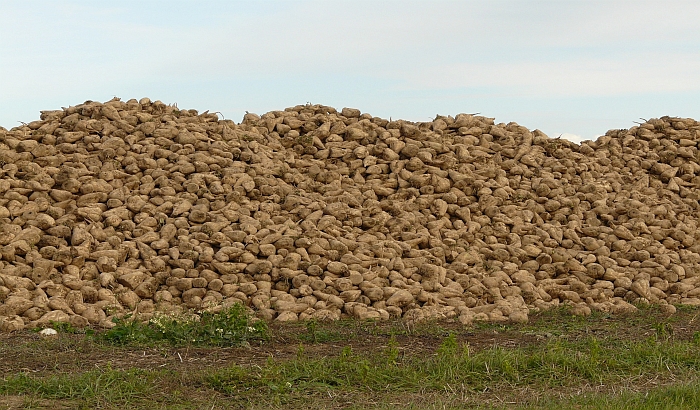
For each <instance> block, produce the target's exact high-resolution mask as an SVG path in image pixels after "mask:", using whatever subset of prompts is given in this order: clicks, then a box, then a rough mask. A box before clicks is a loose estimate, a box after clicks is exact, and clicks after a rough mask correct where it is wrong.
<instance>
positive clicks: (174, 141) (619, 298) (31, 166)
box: [0, 98, 700, 331]
mask: <svg viewBox="0 0 700 410" xmlns="http://www.w3.org/2000/svg"><path fill="white" fill-rule="evenodd" d="M698 141H700V123H698V122H696V121H694V120H691V119H681V118H669V117H663V118H661V119H652V120H649V121H647V122H645V123H643V124H640V125H639V126H635V127H632V128H631V129H629V130H611V131H608V132H607V134H606V135H605V136H602V137H600V138H599V139H598V140H597V141H595V142H591V141H589V142H584V143H582V145H580V146H579V145H577V144H574V143H572V142H569V141H566V140H560V139H551V138H548V137H547V136H546V135H544V134H543V133H542V132H540V131H538V130H535V131H529V130H528V129H526V128H525V127H522V126H519V125H518V124H515V123H509V124H495V123H494V121H493V119H491V118H484V117H480V116H473V115H468V114H459V115H457V116H456V117H454V118H453V117H449V116H448V117H444V116H438V117H437V118H436V119H435V120H434V121H432V122H424V123H411V122H406V121H388V120H386V119H381V118H377V117H372V116H371V115H369V114H361V113H360V111H359V110H356V109H350V108H344V109H343V110H342V111H340V112H338V111H336V110H335V109H333V108H331V107H326V106H321V105H300V106H296V107H293V108H288V109H286V110H284V111H273V112H270V113H267V114H265V115H262V116H261V117H260V116H258V115H255V114H247V115H245V117H244V119H243V122H242V123H241V124H235V123H234V122H233V121H230V120H220V119H219V118H218V116H217V114H214V113H208V112H207V113H203V114H198V113H197V112H196V111H194V110H184V109H183V110H180V109H178V108H177V107H176V106H169V105H165V104H163V103H162V102H160V101H156V102H151V101H150V100H149V99H146V98H144V99H142V100H140V101H136V100H129V101H126V102H123V101H120V100H119V99H114V100H112V101H109V102H106V103H97V102H90V101H88V102H86V103H84V104H81V105H78V106H73V107H69V108H64V109H63V110H58V111H44V112H42V114H41V120H40V121H34V122H32V123H29V124H26V125H23V126H21V127H17V128H13V129H12V130H10V131H8V130H6V129H4V128H0V165H1V167H0V168H1V169H0V256H1V258H2V260H1V261H0V329H1V330H4V331H11V330H15V329H21V328H25V327H35V326H42V325H45V324H47V323H49V322H50V321H67V322H70V323H72V324H73V325H76V326H84V325H88V324H92V325H101V326H106V327H107V326H110V325H111V324H112V322H111V318H112V317H113V316H115V315H116V316H121V315H124V314H127V313H137V314H140V315H141V316H142V317H144V318H148V317H149V316H150V315H152V314H154V312H159V311H163V312H170V311H177V310H178V309H180V310H182V309H195V310H200V309H213V310H216V309H220V308H222V307H226V306H228V305H231V304H233V303H243V304H245V305H247V306H249V307H251V308H252V309H253V310H254V311H255V312H256V314H257V315H258V316H259V317H261V318H264V319H266V320H278V321H292V320H304V319H311V318H316V319H319V320H320V319H338V318H341V317H345V316H351V317H356V318H363V319H364V318H377V319H388V318H390V317H403V318H405V319H408V320H420V319H422V318H455V319H459V320H460V321H461V322H462V323H465V324H466V323H470V322H472V321H474V320H488V321H514V322H522V321H527V314H528V312H529V311H530V310H531V309H547V308H550V307H553V306H556V305H560V304H567V305H570V306H571V308H572V310H573V312H574V313H578V314H588V313H590V312H591V309H596V310H603V311H611V312H621V311H627V310H633V309H635V308H634V306H633V305H632V304H630V302H636V303H646V302H649V303H654V304H658V305H660V306H661V308H662V309H664V310H666V311H668V312H673V311H674V307H673V305H674V304H679V303H680V304H692V305H700V265H699V263H700V231H699V230H698V213H699V210H700V206H699V205H698V199H699V198H700V195H699V194H698V193H699V191H698V188H699V187H700V164H699V159H700V153H699V151H698V146H697V144H698Z"/></svg>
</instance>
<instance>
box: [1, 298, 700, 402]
mask: <svg viewBox="0 0 700 410" xmlns="http://www.w3.org/2000/svg"><path fill="white" fill-rule="evenodd" d="M699 317H700V311H698V310H695V309H679V311H678V312H677V313H676V314H674V315H671V316H668V315H664V314H662V313H660V312H658V310H656V309H653V308H650V309H641V310H640V311H639V312H637V313H633V314H628V315H607V314H600V313H594V315H592V316H591V317H574V316H571V315H570V314H569V313H568V312H566V311H563V310H557V311H550V312H545V313H538V314H533V315H532V316H531V320H530V322H529V323H527V324H477V325H475V326H470V327H465V326H463V325H460V324H459V323H457V322H445V321H443V322H428V323H420V324H416V325H411V324H407V323H404V322H400V321H395V322H360V321H356V320H352V321H339V322H330V323H322V322H319V323H292V324H283V325H277V324H273V325H271V335H272V337H271V339H270V340H268V341H265V342H256V343H254V344H249V345H246V346H241V347H229V348H208V347H207V348H202V347H172V346H169V345H161V346H149V347H135V346H126V347H122V346H111V345H106V344H104V343H98V342H96V341H95V340H93V339H91V338H90V337H87V336H86V335H84V334H70V333H60V334H59V335H58V336H57V337H55V338H42V337H40V336H39V335H38V334H37V333H34V332H29V331H24V332H19V333H13V334H2V335H0V383H2V380H3V379H5V378H6V377H10V376H12V375H17V374H19V373H22V374H28V375H36V376H41V377H44V376H50V375H53V374H66V373H80V372H85V371H89V370H95V369H98V370H102V369H113V370H132V369H141V370H163V369H165V370H170V371H172V372H173V375H178V376H177V377H179V378H181V379H180V380H173V381H172V383H173V385H172V386H170V387H168V386H164V389H165V390H167V392H166V391H164V392H163V394H166V393H168V394H171V393H173V392H172V391H171V390H177V389H178V388H179V387H178V386H176V385H180V387H181V386H182V385H183V384H187V383H188V382H187V380H183V379H182V378H183V377H184V378H185V379H186V378H187V375H188V374H193V373H196V372H199V371H201V370H205V369H207V370H210V369H224V368H226V367H229V366H231V365H239V366H245V367H250V366H264V365H265V364H266V363H268V361H270V360H274V361H288V360H293V359H295V358H296V357H298V354H299V351H300V346H301V347H302V348H303V352H304V355H305V357H307V358H309V359H313V358H322V357H333V356H338V355H339V354H341V351H343V349H347V348H348V347H350V348H351V349H352V351H353V352H355V353H356V354H359V355H363V354H368V355H369V354H372V353H376V352H378V351H381V350H382V349H386V348H387V346H389V344H390V343H391V344H392V345H393V346H396V347H397V348H398V349H399V352H400V355H402V356H422V355H433V354H435V352H436V350H437V349H438V347H439V346H440V345H441V343H443V341H444V340H445V338H446V337H447V336H448V335H450V334H454V335H455V336H456V338H457V340H458V341H459V342H460V343H462V344H468V345H469V347H470V349H472V350H473V351H475V352H477V351H480V350H483V349H488V348H492V347H501V348H504V349H512V348H518V347H531V346H537V345H542V346H544V345H545V344H546V343H547V341H548V340H550V339H551V338H559V339H563V340H580V339H583V338H586V337H589V336H591V335H594V336H595V337H596V338H598V339H600V340H608V341H609V340H613V341H615V340H620V341H629V340H643V339H646V338H649V337H653V336H655V335H656V336H657V337H659V336H660V337H666V338H672V339H674V340H693V339H694V338H698V335H699V334H700V320H699ZM625 380H626V381H625V382H623V383H620V384H618V385H612V386H611V385H606V386H595V385H581V386H575V387H573V388H572V387H570V386H568V387H564V388H562V389H561V390H560V391H550V392H542V391H540V390H538V389H537V386H531V387H528V386H526V387H523V386H517V387H516V386H514V387H513V388H512V389H505V390H503V389H501V390H500V391H498V392H491V391H484V392H482V393H483V394H481V395H480V396H479V397H477V398H475V397H473V395H472V396H470V397H463V399H464V401H462V403H471V404H474V403H477V404H479V405H481V404H483V405H487V406H490V405H494V406H506V407H509V406H510V405H513V404H515V403H527V402H531V401H532V400H533V398H537V397H538V396H552V395H555V396H561V397H568V396H571V395H576V394H582V393H591V392H602V393H611V394H615V393H616V392H619V391H626V390H630V389H631V390H634V391H643V390H644V389H647V388H648V389H651V388H654V387H658V386H663V385H668V384H673V383H675V382H677V380H674V378H673V376H668V377H666V376H660V375H649V377H647V376H646V375H636V376H633V375H631V376H630V378H628V379H625ZM454 393H455V394H459V392H454ZM434 394H435V392H424V393H423V394H421V393H401V394H397V395H396V397H395V398H394V399H392V398H391V397H388V398H387V397H384V399H383V400H381V401H380V402H377V403H381V404H382V406H389V407H392V406H394V405H395V406H403V405H407V404H413V405H416V403H417V405H418V408H434V407H435V403H436V401H435V400H438V398H436V397H434ZM462 395H463V396H464V395H466V393H464V392H463V393H462ZM187 396H188V400H189V402H190V403H202V406H204V404H206V408H244V407H250V403H248V405H245V406H243V405H235V403H234V402H232V401H230V400H227V399H226V397H225V395H222V394H221V393H220V392H214V391H212V390H211V389H206V388H194V389H191V390H190V391H188V393H187ZM341 396H342V395H339V396H337V397H332V396H331V397H328V398H324V399H323V400H321V401H320V402H319V401H318V400H316V401H314V403H316V406H319V403H322V404H321V405H320V406H321V407H320V408H323V407H327V408H348V407H352V406H356V405H357V404H358V403H357V402H356V401H357V400H358V397H357V396H353V397H349V398H348V400H351V402H347V401H344V400H345V399H344V398H343V397H341ZM316 399H318V398H316ZM374 399H376V398H374ZM387 399H388V400H387ZM363 400H368V401H366V402H365V405H370V407H371V403H372V400H373V398H372V397H365V398H364V399H363ZM392 400H395V401H392ZM474 400H476V402H475V401H474ZM157 402H159V403H161V404H162V405H163V407H162V408H179V407H177V406H175V407H172V406H170V405H168V404H167V402H168V401H167V400H166V401H165V402H163V401H161V400H157ZM437 402H439V400H438V401H437ZM323 403H325V404H323ZM392 403H393V404H392ZM421 403H423V404H424V405H421ZM78 404H79V403H75V402H72V401H70V400H50V399H44V398H42V397H32V396H25V395H22V396H17V395H14V396H13V395H5V396H2V395H0V409H15V408H75V407H76V406H78ZM380 407H381V406H380ZM104 408H111V407H110V406H109V405H108V404H105V405H104ZM202 408H205V407H202Z"/></svg>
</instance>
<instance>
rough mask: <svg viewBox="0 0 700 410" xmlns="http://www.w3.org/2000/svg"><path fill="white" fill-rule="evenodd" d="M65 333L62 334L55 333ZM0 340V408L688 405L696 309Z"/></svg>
mask: <svg viewBox="0 0 700 410" xmlns="http://www.w3.org/2000/svg"><path fill="white" fill-rule="evenodd" d="M65 330H69V331H68V332H67V331H65ZM70 330H71V329H64V331H63V332H61V333H59V335H58V337H55V338H49V339H43V338H41V337H40V336H39V335H38V334H37V333H35V332H30V331H25V332H21V333H16V334H9V335H8V334H3V335H0V409H20V408H22V409H29V408H32V409H37V408H46V409H74V408H85V409H88V408H89V409H93V408H100V409H117V408H120V409H127V408H128V409H149V410H155V409H166V408H167V409H171V408H172V409H243V408H254V409H268V408H271V409H276V408H277V409H281V408H286V409H297V408H317V409H341V408H343V409H344V408H352V409H365V408H380V409H424V408H425V409H453V408H455V409H456V408H508V409H511V408H514V409H520V408H545V409H550V408H551V409H554V408H556V409H560V408H580V409H596V408H598V409H617V408H619V409H637V408H642V409H647V408H648V409H660V408H661V409H663V408H666V409H679V408H688V409H695V408H700V310H697V309H693V308H683V307H680V308H679V309H678V312H677V313H676V314H674V315H671V316H667V315H664V314H662V313H660V312H659V311H658V310H657V309H655V308H654V307H644V308H640V310H639V311H638V312H637V313H634V314H628V315H624V316H623V315H614V316H613V315H607V314H603V313H594V314H593V315H591V316H589V317H579V316H572V315H571V314H569V313H568V312H567V311H566V310H565V309H557V310H553V311H549V312H544V313H538V314H533V315H531V320H530V323H528V324H513V325H499V324H477V325H474V326H471V327H464V326H462V325H460V324H459V323H454V322H453V323H449V322H431V323H421V324H417V325H407V324H406V323H403V322H401V321H395V322H359V321H356V320H352V321H350V320H348V321H339V322H332V323H323V322H308V323H293V324H284V325H271V326H270V328H269V332H268V334H269V337H268V338H267V339H265V340H262V339H254V340H250V341H248V342H244V344H243V345H242V346H238V347H207V346H188V345H175V346H173V345H171V344H169V343H167V342H158V343H155V342H154V343H146V344H144V343H127V344H124V345H115V344H110V343H108V342H107V341H106V340H105V339H102V338H100V337H98V336H99V332H98V333H97V334H95V335H89V334H88V335H86V334H82V333H71V332H70Z"/></svg>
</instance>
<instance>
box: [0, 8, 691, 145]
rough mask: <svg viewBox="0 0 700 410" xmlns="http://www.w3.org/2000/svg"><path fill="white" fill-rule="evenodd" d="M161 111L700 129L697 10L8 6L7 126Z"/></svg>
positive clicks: (576, 131)
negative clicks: (75, 113) (153, 105)
mask: <svg viewBox="0 0 700 410" xmlns="http://www.w3.org/2000/svg"><path fill="white" fill-rule="evenodd" d="M113 96H118V97H121V98H122V99H124V100H127V99H129V98H137V99H138V98H141V97H149V98H151V99H159V100H161V101H163V102H165V103H177V105H178V106H179V107H180V108H195V109H198V110H200V111H204V110H210V111H220V112H221V113H222V114H223V115H224V116H225V117H226V118H230V119H233V120H234V121H236V122H239V121H240V120H241V119H242V117H243V114H244V113H245V111H250V112H256V113H258V114H262V113H264V112H267V111H271V110H278V109H283V108H285V107H289V106H293V105H296V104H304V103H306V102H311V103H320V104H326V105H331V106H334V107H336V108H342V107H345V106H349V107H355V108H359V109H360V110H362V111H363V112H369V113H370V114H372V115H375V116H381V117H386V118H388V117H392V118H403V119H408V120H413V121H428V120H430V119H431V118H434V116H435V115H436V114H444V115H448V114H451V115H455V114H458V113H460V112H468V113H475V112H479V113H481V114H482V115H485V116H489V117H495V118H496V122H506V123H507V122H510V121H515V122H518V123H519V124H521V125H524V126H526V127H528V128H531V129H534V128H539V129H541V130H542V131H544V132H545V133H546V134H547V135H549V136H551V137H556V136H558V135H560V134H573V135H572V136H570V138H572V139H574V140H576V139H577V136H578V137H580V138H582V139H592V138H594V136H596V135H599V134H602V133H604V132H605V131H607V130H608V129H611V128H629V127H631V126H633V125H634V123H633V122H634V121H639V118H640V117H643V118H650V117H660V116H663V115H671V116H682V117H693V118H696V119H700V108H699V107H700V1H697V0H695V1H671V0H666V1H612V0H611V1H590V0H589V1H561V0H560V1H497V0H491V1H248V2H239V1H176V0H169V1H146V0H140V1H127V0H121V1H119V2H113V1H109V2H108V1H101V0H92V1H32V0H23V1H10V0H0V126H4V127H5V128H11V127H14V126H17V125H19V121H24V122H29V121H32V120H35V119H38V117H39V111H40V110H50V109H58V108H60V107H62V106H63V107H67V106H69V105H76V104H80V103H82V102H83V101H85V100H96V101H106V100H109V99H111V98H112V97H113Z"/></svg>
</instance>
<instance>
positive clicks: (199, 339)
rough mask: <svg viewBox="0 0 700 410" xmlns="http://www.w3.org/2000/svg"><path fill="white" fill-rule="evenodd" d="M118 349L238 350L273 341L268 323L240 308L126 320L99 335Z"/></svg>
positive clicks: (97, 336) (239, 306)
mask: <svg viewBox="0 0 700 410" xmlns="http://www.w3.org/2000/svg"><path fill="white" fill-rule="evenodd" d="M95 337H96V338H97V339H98V340H101V341H104V342H107V343H110V344H115V345H131V344H137V345H149V344H155V343H162V342H166V343H169V344H171V345H174V346H183V345H197V346H237V345H241V344H245V343H249V341H252V340H266V339H268V338H269V331H268V327H267V323H265V322H264V321H262V320H256V319H255V318H253V317H252V316H250V314H248V313H247V312H246V310H245V308H244V307H243V306H242V305H240V304H235V305H233V306H232V307H230V308H228V309H226V310H223V311H221V312H219V313H210V312H202V313H200V314H194V313H192V314H187V315H175V316H171V315H158V316H155V317H153V318H152V319H151V320H149V321H148V322H145V323H143V322H140V321H138V320H136V318H132V317H125V318H122V319H117V320H116V326H115V327H114V328H112V329H110V330H107V331H105V332H101V333H98V334H96V335H95Z"/></svg>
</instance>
